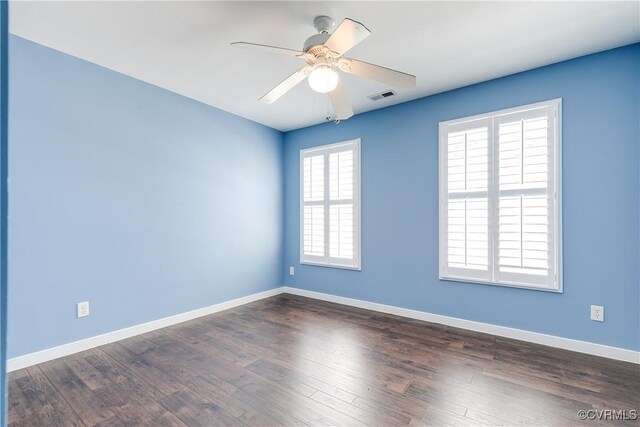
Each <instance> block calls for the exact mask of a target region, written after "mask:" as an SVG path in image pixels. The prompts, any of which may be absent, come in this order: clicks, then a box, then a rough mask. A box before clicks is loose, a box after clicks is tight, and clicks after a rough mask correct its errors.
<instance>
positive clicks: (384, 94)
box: [367, 90, 396, 101]
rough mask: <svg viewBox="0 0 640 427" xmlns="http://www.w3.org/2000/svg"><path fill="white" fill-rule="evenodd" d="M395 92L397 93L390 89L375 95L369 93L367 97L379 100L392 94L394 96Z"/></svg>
mask: <svg viewBox="0 0 640 427" xmlns="http://www.w3.org/2000/svg"><path fill="white" fill-rule="evenodd" d="M395 94H396V93H395V92H394V91H392V90H388V91H386V92H381V93H376V94H375V95H369V96H368V97H367V98H369V99H370V100H372V101H379V100H381V99H384V98H389V97H390V96H393V95H395Z"/></svg>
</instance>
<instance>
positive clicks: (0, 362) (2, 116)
mask: <svg viewBox="0 0 640 427" xmlns="http://www.w3.org/2000/svg"><path fill="white" fill-rule="evenodd" d="M8 59H9V2H8V1H5V0H0V426H4V425H5V423H6V421H5V416H6V411H5V407H6V402H7V400H6V399H7V395H6V386H5V385H6V375H5V373H6V360H7V345H6V344H7V146H8V138H7V137H8V128H7V124H8V123H7V119H8V103H7V101H8V99H9V98H8V89H9V88H8V77H9V75H8V70H9V63H8Z"/></svg>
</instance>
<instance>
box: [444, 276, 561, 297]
mask: <svg viewBox="0 0 640 427" xmlns="http://www.w3.org/2000/svg"><path fill="white" fill-rule="evenodd" d="M439 279H440V280H442V281H446V282H462V283H473V284H476V285H490V286H502V287H506V288H516V289H527V290H530V291H542V292H552V293H556V294H561V293H563V289H562V285H560V286H559V287H557V288H550V287H547V286H543V285H528V284H524V283H509V282H491V281H488V280H480V279H468V278H465V277H456V276H442V275H440V276H439Z"/></svg>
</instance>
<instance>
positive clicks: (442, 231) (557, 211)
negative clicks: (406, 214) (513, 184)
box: [438, 98, 563, 293]
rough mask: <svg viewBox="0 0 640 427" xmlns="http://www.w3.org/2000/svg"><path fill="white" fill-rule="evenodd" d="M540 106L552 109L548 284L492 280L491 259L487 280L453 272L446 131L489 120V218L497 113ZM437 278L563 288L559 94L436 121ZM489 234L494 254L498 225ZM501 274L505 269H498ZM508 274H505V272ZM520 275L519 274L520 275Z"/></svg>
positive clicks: (492, 203)
mask: <svg viewBox="0 0 640 427" xmlns="http://www.w3.org/2000/svg"><path fill="white" fill-rule="evenodd" d="M541 107H547V108H550V109H552V110H553V111H554V113H555V121H554V123H555V127H554V129H553V130H552V132H553V134H554V147H553V152H552V156H553V158H552V160H551V162H552V166H553V167H552V171H553V186H552V188H549V189H548V191H553V193H554V198H553V199H554V203H553V221H554V223H553V224H554V227H553V235H552V236H551V239H552V241H553V245H554V249H553V252H554V253H553V254H552V257H550V262H551V263H553V265H554V272H555V278H554V281H553V282H552V285H533V284H530V283H518V282H517V281H515V280H509V279H508V278H505V279H504V280H501V281H496V280H492V279H491V278H490V277H494V278H495V277H496V273H495V271H497V268H496V267H495V264H496V262H495V260H490V264H491V267H490V268H493V269H494V271H490V272H489V275H488V279H487V280H483V279H476V278H473V279H470V278H468V277H464V276H460V275H457V274H455V272H451V271H449V270H450V269H448V268H447V245H446V239H447V211H446V209H447V196H448V195H447V176H446V173H444V172H443V171H446V170H447V157H446V156H445V153H446V152H447V151H446V144H447V134H448V132H449V131H450V128H451V127H452V126H455V125H458V124H463V123H467V122H470V121H478V120H488V121H489V122H490V127H489V155H488V156H489V162H490V165H489V169H490V170H491V171H492V173H491V174H490V176H489V184H488V185H489V188H488V193H489V199H488V200H489V221H491V220H492V218H493V214H492V212H493V211H495V209H496V206H495V205H496V203H497V200H498V198H497V197H496V196H495V195H494V194H493V193H495V191H496V190H495V185H494V183H493V178H494V177H495V176H497V167H498V163H497V162H496V161H494V154H493V150H494V144H493V135H494V132H495V129H496V123H497V120H498V118H499V117H501V116H506V115H508V114H512V113H523V112H525V111H526V110H529V109H536V108H541ZM438 145H439V147H438V148H439V164H438V166H439V170H438V176H439V215H440V218H439V278H440V280H447V281H456V282H467V283H479V284H486V285H495V286H505V287H512V288H521V289H530V290H538V291H546V292H556V293H562V292H563V272H562V265H563V262H562V252H563V250H562V98H557V99H552V100H549V101H543V102H538V103H535V104H528V105H523V106H518V107H513V108H508V109H504V110H499V111H493V112H490V113H485V114H478V115H475V116H471V117H465V118H462V119H455V120H448V121H444V122H440V124H439V144H438ZM490 231H493V236H492V238H490V239H489V257H490V258H492V257H493V258H495V256H496V255H495V254H496V252H497V251H495V250H494V247H493V245H494V244H495V242H496V239H497V238H498V236H497V235H496V234H497V233H498V227H493V229H492V230H491V229H490ZM502 275H503V276H505V273H502ZM506 276H507V277H508V274H506ZM520 276H523V275H520Z"/></svg>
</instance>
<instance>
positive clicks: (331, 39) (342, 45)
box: [231, 15, 416, 122]
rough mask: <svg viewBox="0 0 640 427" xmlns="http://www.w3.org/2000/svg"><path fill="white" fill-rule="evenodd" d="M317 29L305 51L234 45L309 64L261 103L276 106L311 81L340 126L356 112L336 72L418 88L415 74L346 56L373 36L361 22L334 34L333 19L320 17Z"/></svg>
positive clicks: (344, 24) (351, 22)
mask: <svg viewBox="0 0 640 427" xmlns="http://www.w3.org/2000/svg"><path fill="white" fill-rule="evenodd" d="M313 25H314V27H315V28H316V30H318V32H319V33H318V34H314V35H313V36H311V37H309V38H308V39H307V40H306V41H305V43H304V47H303V51H297V50H293V49H286V48H281V47H275V46H268V45H262V44H256V43H247V42H235V43H231V46H234V47H250V48H254V49H260V50H263V51H269V52H274V53H280V54H285V55H289V56H295V57H298V58H300V59H302V60H304V61H305V62H306V63H307V65H305V66H304V67H302V68H300V69H299V70H298V71H296V72H295V73H293V74H292V75H291V76H289V77H288V78H286V79H285V80H284V81H283V82H282V83H280V84H279V85H277V86H276V87H274V88H273V89H271V90H270V91H269V92H267V93H266V94H265V95H264V96H263V97H262V98H260V101H262V102H264V103H267V104H272V103H273V102H275V101H276V100H278V99H279V98H280V97H281V96H283V95H284V94H285V93H287V92H288V91H289V90H291V89H293V88H294V87H295V86H296V85H297V84H298V83H300V82H301V81H302V80H304V79H308V82H309V86H310V87H311V89H313V90H314V91H316V92H319V93H327V94H328V95H329V99H330V101H331V105H332V106H333V110H334V113H335V119H336V122H338V121H340V120H345V119H348V118H349V117H351V116H353V109H352V108H351V104H350V102H349V99H348V98H347V94H346V92H345V90H344V87H343V86H342V81H341V79H340V77H339V75H338V73H337V71H336V70H339V71H342V72H345V73H349V74H352V75H354V76H358V77H364V78H367V79H370V80H374V81H377V82H380V83H383V84H385V85H390V86H394V87H398V88H402V89H410V88H413V87H415V85H416V77H415V76H413V75H411V74H406V73H403V72H400V71H396V70H392V69H390V68H385V67H381V66H378V65H373V64H368V63H366V62H362V61H358V60H355V59H351V58H347V57H345V56H343V55H344V54H345V53H346V52H347V51H348V50H349V49H351V48H352V47H354V46H355V45H357V44H358V43H360V42H361V41H363V40H364V39H366V38H367V37H369V36H370V35H371V32H370V31H369V30H368V29H367V27H365V26H364V25H363V24H361V23H360V22H357V21H354V20H352V19H349V18H345V19H344V20H343V21H342V22H341V23H340V25H339V26H338V28H336V30H335V31H334V32H333V33H331V34H330V33H329V31H331V30H332V29H333V27H334V21H333V19H332V18H331V17H329V16H325V15H321V16H317V17H316V18H315V19H314V21H313Z"/></svg>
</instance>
